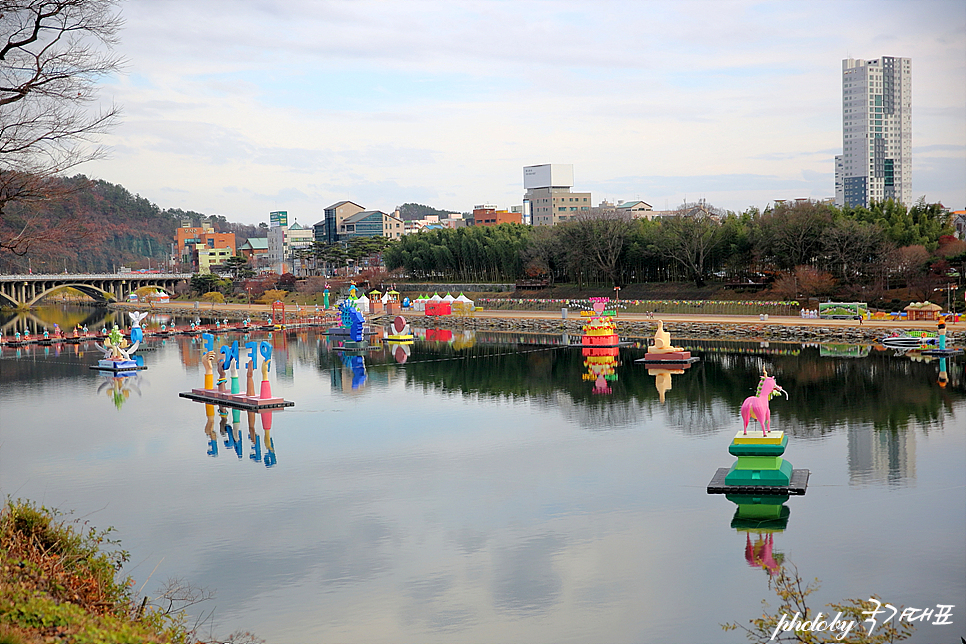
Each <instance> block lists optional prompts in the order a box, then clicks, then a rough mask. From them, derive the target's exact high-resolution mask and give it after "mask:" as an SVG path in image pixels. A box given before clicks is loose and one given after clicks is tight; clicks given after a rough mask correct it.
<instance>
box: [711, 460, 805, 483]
mask: <svg viewBox="0 0 966 644" xmlns="http://www.w3.org/2000/svg"><path fill="white" fill-rule="evenodd" d="M791 482H792V464H791V463H789V462H788V461H786V460H785V459H783V458H782V457H781V456H739V457H738V462H737V463H735V464H734V465H732V466H731V469H730V470H728V474H727V475H725V483H726V484H727V485H777V486H780V487H788V485H789V484H790V483H791Z"/></svg>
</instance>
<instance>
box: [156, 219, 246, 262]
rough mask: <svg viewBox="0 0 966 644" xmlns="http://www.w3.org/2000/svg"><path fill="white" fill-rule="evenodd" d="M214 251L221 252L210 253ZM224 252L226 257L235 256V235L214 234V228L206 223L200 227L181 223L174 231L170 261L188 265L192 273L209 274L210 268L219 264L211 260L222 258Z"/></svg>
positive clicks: (187, 222)
mask: <svg viewBox="0 0 966 644" xmlns="http://www.w3.org/2000/svg"><path fill="white" fill-rule="evenodd" d="M215 250H218V251H221V252H218V253H214V252H212V251H215ZM201 251H205V255H206V257H205V260H204V261H202V260H201V256H200V253H201ZM225 252H227V256H228V257H231V256H232V255H234V254H235V233H219V232H215V229H214V227H213V226H212V225H211V224H209V223H207V222H204V223H202V224H201V226H192V225H191V222H189V221H182V222H181V226H180V227H179V228H178V229H177V230H175V233H174V252H173V253H172V255H173V256H172V258H171V259H172V261H173V262H175V263H179V262H180V263H181V264H184V265H186V266H187V265H190V267H191V268H190V270H191V271H192V272H203V273H207V272H209V267H210V266H212V265H215V264H220V263H221V262H212V259H213V258H217V257H222V256H224V255H225ZM202 264H204V270H202Z"/></svg>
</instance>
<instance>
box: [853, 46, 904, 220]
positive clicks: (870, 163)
mask: <svg viewBox="0 0 966 644" xmlns="http://www.w3.org/2000/svg"><path fill="white" fill-rule="evenodd" d="M886 199H894V200H896V201H899V202H901V203H904V204H906V205H911V203H912V59H911V58H893V57H890V56H883V57H882V58H878V59H876V60H857V59H854V58H847V59H845V60H843V61H842V154H841V155H839V156H836V157H835V203H836V204H838V205H839V206H843V205H850V206H868V205H869V203H870V202H871V201H885V200H886Z"/></svg>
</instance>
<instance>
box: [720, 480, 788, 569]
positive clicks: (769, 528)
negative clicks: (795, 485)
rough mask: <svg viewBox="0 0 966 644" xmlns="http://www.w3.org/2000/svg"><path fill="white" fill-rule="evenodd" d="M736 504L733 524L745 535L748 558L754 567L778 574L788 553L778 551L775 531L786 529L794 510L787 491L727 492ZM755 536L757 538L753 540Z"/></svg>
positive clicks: (728, 497)
mask: <svg viewBox="0 0 966 644" xmlns="http://www.w3.org/2000/svg"><path fill="white" fill-rule="evenodd" d="M725 498H726V499H728V500H729V501H731V502H732V503H734V504H735V505H736V506H738V507H737V508H735V514H734V516H733V517H732V518H731V527H732V528H734V529H735V530H736V531H737V532H738V533H739V534H741V533H744V534H745V561H746V562H747V564H748V565H749V566H751V567H752V568H762V569H764V570H765V571H766V572H767V573H768V574H769V575H775V574H776V573H777V572H778V569H779V568H781V564H782V561H783V560H784V559H785V555H784V554H783V553H781V552H778V551H777V550H775V534H776V533H781V532H784V531H785V528H787V527H788V518H789V517H790V516H791V510H790V509H789V508H788V506H787V505H785V502H786V501H788V495H787V494H766V495H762V496H753V495H747V494H727V495H725ZM753 539H754V540H753Z"/></svg>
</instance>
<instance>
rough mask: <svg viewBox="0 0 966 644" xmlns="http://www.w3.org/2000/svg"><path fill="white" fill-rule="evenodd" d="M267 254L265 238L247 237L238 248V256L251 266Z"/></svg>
mask: <svg viewBox="0 0 966 644" xmlns="http://www.w3.org/2000/svg"><path fill="white" fill-rule="evenodd" d="M267 253H268V238H267V237H249V238H248V239H247V240H246V241H245V243H244V244H242V245H241V246H239V247H238V254H239V255H241V256H242V257H244V258H245V259H247V260H248V261H249V262H251V263H252V264H253V265H254V263H255V261H256V260H257V259H258V258H259V257H261V256H263V255H266V254H267Z"/></svg>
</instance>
